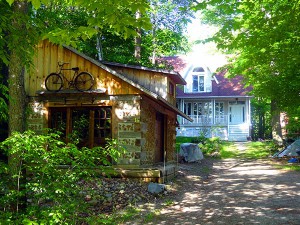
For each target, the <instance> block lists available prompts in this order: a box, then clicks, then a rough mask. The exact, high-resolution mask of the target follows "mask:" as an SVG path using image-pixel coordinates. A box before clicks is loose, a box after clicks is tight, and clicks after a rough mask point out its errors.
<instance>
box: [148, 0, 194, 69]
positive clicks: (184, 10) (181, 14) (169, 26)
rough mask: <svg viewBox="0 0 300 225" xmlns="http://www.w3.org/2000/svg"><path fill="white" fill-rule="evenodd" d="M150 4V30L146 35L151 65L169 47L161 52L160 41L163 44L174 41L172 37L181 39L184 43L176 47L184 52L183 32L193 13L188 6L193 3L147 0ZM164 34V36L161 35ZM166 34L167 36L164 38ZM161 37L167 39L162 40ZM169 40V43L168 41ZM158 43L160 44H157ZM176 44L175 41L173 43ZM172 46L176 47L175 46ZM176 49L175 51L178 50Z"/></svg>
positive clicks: (184, 41)
mask: <svg viewBox="0 0 300 225" xmlns="http://www.w3.org/2000/svg"><path fill="white" fill-rule="evenodd" d="M149 2H150V12H149V14H150V18H151V23H152V30H151V32H150V33H147V35H148V36H150V37H148V40H149V39H150V40H151V42H150V43H148V46H149V47H151V50H152V52H151V58H152V64H155V60H156V58H157V56H161V55H163V54H164V53H165V52H166V50H167V49H168V48H169V47H170V45H167V47H164V48H163V49H164V51H165V52H164V51H162V46H163V45H162V43H161V42H160V40H163V42H164V43H170V40H174V36H176V37H180V38H182V40H183V42H182V43H184V44H183V45H179V46H178V47H181V48H179V49H180V51H182V52H186V51H187V50H188V49H185V48H184V47H183V46H187V45H186V43H187V42H186V40H184V39H185V38H184V36H183V35H182V34H183V32H184V31H185V30H186V27H187V23H188V22H190V19H191V18H192V17H193V13H192V11H191V9H190V6H191V4H192V2H193V1H191V0H149ZM162 33H164V34H165V35H161V34H162ZM166 34H169V35H168V36H166ZM162 37H167V38H166V39H162ZM175 39H176V38H175ZM168 40H169V41H168ZM159 42H160V43H159ZM175 43H176V41H175ZM173 46H176V45H175V44H174V45H173ZM171 49H172V48H171ZM179 49H177V51H178V50H179Z"/></svg>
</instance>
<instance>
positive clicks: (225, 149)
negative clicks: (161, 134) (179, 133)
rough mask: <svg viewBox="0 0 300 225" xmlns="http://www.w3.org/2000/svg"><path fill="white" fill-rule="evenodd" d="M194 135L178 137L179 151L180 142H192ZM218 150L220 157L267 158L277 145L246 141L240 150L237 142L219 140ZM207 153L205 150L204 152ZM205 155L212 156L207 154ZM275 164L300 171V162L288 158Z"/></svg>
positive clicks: (279, 167) (277, 166) (177, 146)
mask: <svg viewBox="0 0 300 225" xmlns="http://www.w3.org/2000/svg"><path fill="white" fill-rule="evenodd" d="M193 139H194V138H192V137H177V138H176V150H177V152H178V151H179V148H180V144H182V143H189V142H192V140H193ZM218 143H219V144H218V145H217V146H218V149H217V151H219V156H218V158H221V159H228V158H239V159H266V158H268V157H269V156H272V155H273V154H274V153H275V152H276V151H277V149H276V146H275V145H274V144H273V142H271V141H269V142H268V141H265V142H258V141H257V142H246V143H245V150H239V149H238V147H237V145H236V143H235V142H228V141H221V142H220V141H219V142H218ZM214 146H216V145H214V144H211V142H210V145H209V148H210V147H211V148H213V147H214ZM214 151H216V149H211V150H210V151H209V152H214ZM204 153H205V152H204ZM205 157H210V155H209V154H206V155H205ZM272 164H274V166H275V167H276V168H278V169H284V170H294V171H300V164H290V163H287V160H284V161H282V162H278V161H276V162H275V161H273V163H272Z"/></svg>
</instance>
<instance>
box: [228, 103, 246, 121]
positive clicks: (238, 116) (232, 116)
mask: <svg viewBox="0 0 300 225" xmlns="http://www.w3.org/2000/svg"><path fill="white" fill-rule="evenodd" d="M244 122H245V105H230V106H229V123H230V124H232V125H234V124H241V123H244Z"/></svg>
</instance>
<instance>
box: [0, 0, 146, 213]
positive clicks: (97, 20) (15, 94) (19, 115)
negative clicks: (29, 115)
mask: <svg viewBox="0 0 300 225" xmlns="http://www.w3.org/2000/svg"><path fill="white" fill-rule="evenodd" d="M0 4H1V6H3V7H1V8H0V12H1V16H0V18H1V20H3V21H4V23H2V22H1V27H0V28H1V29H0V39H1V40H3V42H1V44H0V57H1V60H2V62H4V63H5V64H6V65H8V89H9V106H8V127H9V135H11V134H12V133H13V132H24V131H25V121H26V117H25V112H26V94H25V87H24V76H25V69H26V68H27V69H28V68H29V66H30V65H31V60H32V58H33V57H32V56H33V53H34V47H35V45H36V44H37V43H38V41H39V40H42V38H49V39H50V40H51V41H52V42H55V43H65V44H70V45H73V46H76V40H77V39H79V38H81V39H83V40H85V39H87V38H88V37H90V36H91V35H94V34H96V33H97V31H98V28H99V27H104V26H109V27H110V28H111V29H113V30H115V31H116V32H118V33H120V34H122V35H123V36H125V37H129V36H131V35H134V34H135V29H134V28H135V27H139V26H142V25H147V24H149V23H148V22H147V19H146V18H141V19H139V20H136V19H135V17H134V16H133V15H134V13H135V12H136V11H141V12H143V11H145V10H146V8H147V2H146V1H144V0H124V1H118V0H111V1H105V0H98V1H97V0H96V1H93V2H90V1H84V0H76V1H67V0H65V1H55V0H54V1H49V0H32V1H30V0H7V1H5V0H1V1H0ZM48 6H51V7H53V8H55V7H60V8H64V10H62V11H61V12H60V13H59V14H58V15H57V16H58V17H64V15H65V14H64V13H65V12H66V11H67V10H69V11H72V10H73V9H77V8H83V9H84V12H85V13H86V14H85V15H86V16H87V20H86V23H85V24H82V25H80V26H76V25H77V24H75V25H74V24H70V23H68V22H69V20H67V21H65V24H61V25H59V24H55V21H56V20H55V18H54V17H52V16H53V14H49V15H50V16H49V17H43V18H42V20H41V17H39V13H38V10H39V9H42V8H47V7H48ZM99 6H101V7H99ZM75 15H76V14H75ZM7 18H9V19H7ZM120 18H122V19H120ZM73 25H74V26H73ZM20 159H21V155H19V154H18V153H12V154H10V155H8V163H9V167H10V169H9V171H10V174H11V178H12V180H11V182H10V185H11V188H12V189H15V190H18V189H19V187H20V185H19V179H18V177H20V176H21V174H19V173H18V171H19V170H18V168H20V165H21V160H20ZM16 174H18V176H15V175H16ZM14 210H15V211H18V208H15V209H14Z"/></svg>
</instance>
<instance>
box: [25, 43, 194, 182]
mask: <svg viewBox="0 0 300 225" xmlns="http://www.w3.org/2000/svg"><path fill="white" fill-rule="evenodd" d="M58 62H69V64H68V65H65V68H71V67H79V72H82V71H86V72H89V73H90V74H92V76H93V77H94V79H95V83H94V85H93V87H92V89H91V90H89V91H83V92H82V91H77V90H76V89H75V88H74V87H72V86H71V87H69V86H68V85H67V84H65V85H64V87H63V88H62V89H61V90H60V91H58V92H52V91H47V90H46V88H45V79H46V77H47V76H48V75H49V74H50V73H52V72H56V71H57V63H58ZM28 73H29V74H27V75H26V81H25V86H26V87H25V88H26V94H27V95H28V97H29V99H30V103H29V106H30V108H31V113H29V116H28V118H27V124H28V129H31V130H34V131H36V132H41V131H42V130H43V129H44V128H55V129H58V130H60V131H62V132H63V133H64V134H65V137H66V139H67V138H69V137H70V134H73V133H75V132H77V134H78V133H79V136H80V143H79V144H80V145H81V146H87V147H94V146H102V145H104V144H105V140H106V138H112V139H116V140H118V142H119V143H120V144H121V145H122V146H123V147H124V148H125V149H126V153H125V154H124V155H123V156H122V157H120V158H119V159H118V160H117V161H116V162H113V168H114V170H115V171H116V172H117V173H118V175H119V176H123V177H134V178H142V179H144V180H148V181H156V182H164V181H166V180H167V179H170V178H171V177H173V176H174V175H175V173H176V164H177V163H176V162H177V159H176V154H175V138H176V125H177V116H178V115H179V116H182V117H183V118H185V119H187V120H191V119H190V118H189V117H188V116H186V115H185V114H184V113H183V112H181V111H180V110H178V109H177V108H176V99H175V96H176V85H177V84H181V85H184V84H185V81H184V80H183V78H182V77H181V76H180V75H179V74H178V73H176V72H172V71H165V70H156V69H150V68H145V67H140V66H130V65H124V64H118V63H103V62H99V61H96V60H94V59H92V58H90V57H88V56H86V55H84V54H82V53H79V52H78V51H76V50H75V49H73V48H70V47H67V46H58V45H56V44H53V43H50V42H49V41H47V40H45V41H43V42H41V43H40V44H39V45H38V46H37V48H36V54H35V58H34V67H32V69H31V70H30V71H29V72H28ZM63 73H64V74H65V76H66V77H67V79H69V80H70V79H71V77H72V76H73V73H74V71H72V70H64V71H63Z"/></svg>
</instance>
